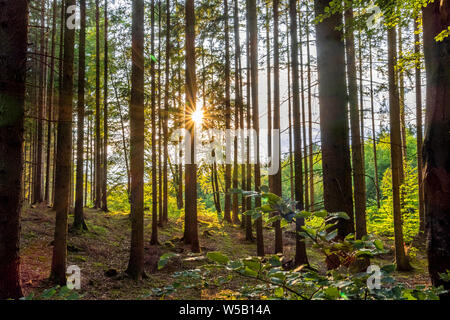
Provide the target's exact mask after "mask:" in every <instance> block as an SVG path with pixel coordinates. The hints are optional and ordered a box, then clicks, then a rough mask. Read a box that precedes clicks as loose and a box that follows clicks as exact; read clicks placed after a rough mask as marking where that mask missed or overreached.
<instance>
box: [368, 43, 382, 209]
mask: <svg viewBox="0 0 450 320" xmlns="http://www.w3.org/2000/svg"><path fill="white" fill-rule="evenodd" d="M369 64H370V108H371V114H372V140H373V141H372V142H373V143H372V145H373V166H374V168H375V177H374V181H375V191H376V193H377V207H378V209H379V208H380V198H381V196H380V185H379V177H378V157H377V141H376V131H375V130H376V128H375V111H374V104H375V103H374V92H373V63H372V41H371V40H370V39H369Z"/></svg>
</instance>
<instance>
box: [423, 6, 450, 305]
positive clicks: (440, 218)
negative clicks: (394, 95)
mask: <svg viewBox="0 0 450 320" xmlns="http://www.w3.org/2000/svg"><path fill="white" fill-rule="evenodd" d="M422 13H423V25H424V34H423V36H424V51H425V67H426V70H427V71H426V75H427V121H426V134H425V143H424V149H423V153H424V170H425V175H424V191H425V222H426V232H427V242H428V249H427V251H428V262H429V267H428V269H429V272H430V275H431V280H432V283H433V285H434V286H440V285H443V286H444V288H445V289H446V290H449V289H450V283H449V282H444V281H443V280H442V279H440V276H439V274H440V273H446V272H447V271H448V270H450V237H449V234H450V232H449V230H450V148H448V147H447V148H446V147H445V146H449V145H450V134H449V133H450V103H449V96H448V95H449V92H450V54H449V52H450V38H448V37H447V38H445V39H444V40H443V41H440V42H436V41H435V37H436V36H437V35H438V34H439V33H440V32H441V31H442V30H445V29H446V28H447V26H448V25H450V3H449V2H448V1H441V2H439V1H435V2H434V3H430V4H428V6H427V7H426V8H424V9H423V11H422ZM442 298H444V299H445V300H448V299H450V295H449V294H448V293H447V294H446V295H444V296H443V297H442Z"/></svg>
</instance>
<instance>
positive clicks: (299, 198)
mask: <svg viewBox="0 0 450 320" xmlns="http://www.w3.org/2000/svg"><path fill="white" fill-rule="evenodd" d="M296 4H297V1H296V0H289V17H290V38H291V46H290V47H291V61H292V93H293V96H292V108H293V110H292V113H293V118H294V172H295V176H294V188H295V190H294V194H295V201H296V202H297V204H296V207H297V210H304V209H305V205H304V199H303V196H304V194H303V164H302V137H301V131H300V130H301V128H300V95H299V92H300V83H299V72H298V66H299V63H298V35H297V5H296ZM304 225H305V221H304V219H303V218H297V219H296V222H295V230H296V239H295V265H296V266H300V265H307V264H309V263H308V257H307V254H306V244H305V241H304V238H303V237H302V236H300V235H299V234H298V233H299V232H300V231H301V229H302V227H303V226H304Z"/></svg>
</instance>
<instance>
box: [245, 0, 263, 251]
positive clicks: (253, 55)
mask: <svg viewBox="0 0 450 320" xmlns="http://www.w3.org/2000/svg"><path fill="white" fill-rule="evenodd" d="M256 10H257V7H256V0H248V19H249V26H250V62H251V63H250V73H251V82H252V83H251V87H252V90H251V91H252V110H253V112H252V120H253V121H252V123H253V129H254V130H255V132H256V136H255V138H256V141H254V142H253V147H254V149H255V161H256V163H255V165H254V167H255V190H256V191H260V187H261V163H260V159H259V103H258V19H257V13H256ZM255 206H256V207H260V206H261V199H260V198H257V199H255ZM255 224H256V253H257V255H258V256H259V257H262V256H264V238H263V227H262V217H260V218H258V219H256V221H255Z"/></svg>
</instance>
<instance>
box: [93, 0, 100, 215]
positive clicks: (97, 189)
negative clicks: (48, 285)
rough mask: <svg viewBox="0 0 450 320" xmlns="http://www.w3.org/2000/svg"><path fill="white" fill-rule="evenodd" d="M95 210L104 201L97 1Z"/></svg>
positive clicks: (98, 12) (97, 11)
mask: <svg viewBox="0 0 450 320" xmlns="http://www.w3.org/2000/svg"><path fill="white" fill-rule="evenodd" d="M95 19H96V21H95V70H96V76H95V208H96V209H100V208H101V205H102V204H101V200H102V166H101V155H100V148H101V143H102V142H101V136H100V8H99V0H95Z"/></svg>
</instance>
